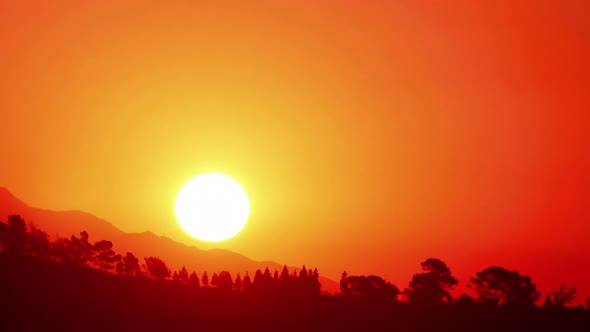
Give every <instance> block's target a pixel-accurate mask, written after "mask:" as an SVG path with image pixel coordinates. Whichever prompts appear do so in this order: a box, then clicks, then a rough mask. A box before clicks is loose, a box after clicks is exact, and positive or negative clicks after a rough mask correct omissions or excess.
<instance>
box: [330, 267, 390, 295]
mask: <svg viewBox="0 0 590 332" xmlns="http://www.w3.org/2000/svg"><path fill="white" fill-rule="evenodd" d="M340 287H341V292H342V295H343V296H347V297H358V298H363V299H368V300H376V301H388V300H389V301H397V297H398V295H399V294H400V291H399V289H398V288H397V287H396V286H395V285H393V284H391V283H390V282H387V281H385V280H383V278H381V277H378V276H374V275H370V276H348V275H346V272H345V273H343V274H342V280H340Z"/></svg>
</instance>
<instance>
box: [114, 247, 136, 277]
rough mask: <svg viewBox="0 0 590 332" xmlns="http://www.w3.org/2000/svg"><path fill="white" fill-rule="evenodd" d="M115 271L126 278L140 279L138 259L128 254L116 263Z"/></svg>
mask: <svg viewBox="0 0 590 332" xmlns="http://www.w3.org/2000/svg"><path fill="white" fill-rule="evenodd" d="M116 271H117V272H119V273H120V274H124V275H127V276H133V277H140V276H141V268H140V266H139V259H137V257H135V255H133V254H132V253H130V252H128V253H126V254H125V256H123V257H122V258H121V260H120V261H119V262H118V263H117V266H116Z"/></svg>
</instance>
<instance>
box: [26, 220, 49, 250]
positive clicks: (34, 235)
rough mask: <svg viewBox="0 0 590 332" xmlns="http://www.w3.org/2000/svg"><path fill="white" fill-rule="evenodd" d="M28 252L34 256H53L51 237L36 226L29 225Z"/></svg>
mask: <svg viewBox="0 0 590 332" xmlns="http://www.w3.org/2000/svg"><path fill="white" fill-rule="evenodd" d="M28 238H29V239H28V243H27V251H28V252H29V253H30V254H32V255H33V256H37V257H45V258H46V257H50V256H51V255H52V250H51V242H50V241H49V236H48V235H47V233H45V232H44V231H42V230H40V229H39V228H37V226H35V224H33V223H30V224H29V235H28Z"/></svg>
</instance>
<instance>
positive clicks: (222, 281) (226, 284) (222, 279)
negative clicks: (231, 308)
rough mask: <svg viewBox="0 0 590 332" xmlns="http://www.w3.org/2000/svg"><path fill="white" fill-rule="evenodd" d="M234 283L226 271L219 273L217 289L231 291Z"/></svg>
mask: <svg viewBox="0 0 590 332" xmlns="http://www.w3.org/2000/svg"><path fill="white" fill-rule="evenodd" d="M233 285H234V282H233V280H232V277H231V274H230V273H229V272H227V271H221V272H219V276H218V281H217V287H219V288H221V289H225V290H231V289H232V288H233Z"/></svg>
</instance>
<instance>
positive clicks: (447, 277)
mask: <svg viewBox="0 0 590 332" xmlns="http://www.w3.org/2000/svg"><path fill="white" fill-rule="evenodd" d="M420 265H421V266H422V270H423V271H425V272H423V273H419V274H415V275H414V276H413V277H412V281H410V285H409V287H408V289H407V290H406V291H405V293H406V295H407V296H408V299H409V300H410V301H411V302H420V303H436V302H452V300H453V298H452V296H451V294H450V293H449V291H450V290H452V289H453V287H455V285H457V284H458V281H457V279H455V277H454V276H453V275H452V274H451V270H450V269H449V268H448V266H447V265H446V264H445V263H444V262H443V261H441V260H440V259H437V258H429V259H427V260H425V261H424V262H422V263H421V264H420Z"/></svg>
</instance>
